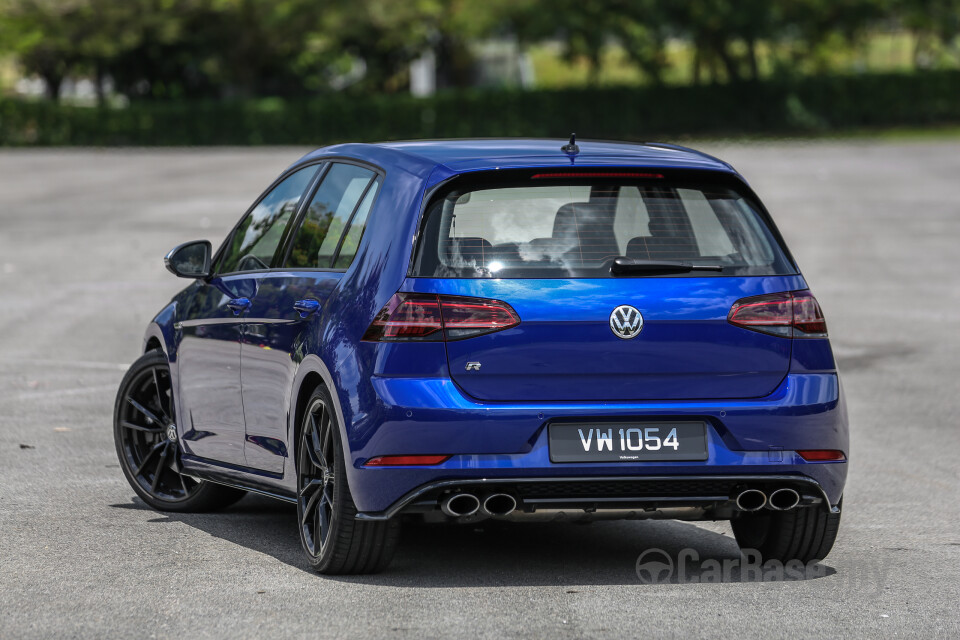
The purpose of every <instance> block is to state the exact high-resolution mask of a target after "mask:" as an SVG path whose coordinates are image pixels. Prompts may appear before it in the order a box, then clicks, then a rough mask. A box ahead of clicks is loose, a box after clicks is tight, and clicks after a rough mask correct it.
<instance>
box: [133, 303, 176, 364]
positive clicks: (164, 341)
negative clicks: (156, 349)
mask: <svg viewBox="0 0 960 640" xmlns="http://www.w3.org/2000/svg"><path fill="white" fill-rule="evenodd" d="M176 314H177V303H176V302H171V303H170V304H168V305H167V306H165V307H164V308H163V309H161V310H160V313H158V314H157V315H156V316H154V318H153V320H151V321H150V324H148V325H147V330H146V331H145V332H144V334H143V345H142V347H141V351H142V352H143V353H146V352H147V351H148V349H147V345H149V344H150V342H151V341H152V340H155V341H156V342H159V343H160V348H161V349H163V353H164V355H166V356H167V360H169V361H171V362H172V360H173V357H172V356H171V354H175V353H176V349H175V347H174V345H175V344H176V343H175V336H174V333H175V331H176V329H175V328H174V319H175V318H176Z"/></svg>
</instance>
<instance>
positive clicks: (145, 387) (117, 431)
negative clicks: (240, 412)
mask: <svg viewBox="0 0 960 640" xmlns="http://www.w3.org/2000/svg"><path fill="white" fill-rule="evenodd" d="M170 380H171V378H170V366H169V364H167V357H166V356H165V355H164V354H163V352H162V351H159V350H156V351H150V352H148V353H145V354H144V355H143V356H141V357H140V358H139V359H138V360H137V361H136V362H134V363H133V364H132V365H131V366H130V369H128V370H127V373H126V375H125V376H123V380H122V381H121V382H120V389H119V390H118V391H117V401H116V403H115V404H114V408H113V439H114V443H115V444H116V447H117V457H118V458H119V459H120V468H121V469H123V474H124V475H125V476H126V477H127V481H128V482H129V483H130V486H131V487H133V490H134V491H136V492H137V495H138V496H140V499H141V500H143V501H144V502H146V503H147V504H148V505H150V506H151V507H153V508H154V509H158V510H160V511H175V512H181V513H188V512H197V511H212V510H215V509H221V508H223V507H226V506H229V505H231V504H233V503H234V502H236V501H237V500H239V499H240V498H242V497H243V496H244V494H245V493H246V492H245V491H241V490H239V489H232V488H229V487H224V486H221V485H217V484H211V483H210V482H203V481H199V480H194V479H193V478H191V477H190V476H186V475H183V473H181V471H182V470H181V468H180V443H179V440H178V434H177V427H176V423H175V413H174V402H173V388H172V385H171V383H170Z"/></svg>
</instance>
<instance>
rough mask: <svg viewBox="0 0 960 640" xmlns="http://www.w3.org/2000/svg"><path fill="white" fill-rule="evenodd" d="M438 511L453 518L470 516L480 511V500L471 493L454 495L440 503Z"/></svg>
mask: <svg viewBox="0 0 960 640" xmlns="http://www.w3.org/2000/svg"><path fill="white" fill-rule="evenodd" d="M440 510H441V511H443V513H445V514H446V515H448V516H451V517H453V518H464V517H466V516H472V515H473V514H475V513H476V512H477V511H479V510H480V498H478V497H477V496H475V495H473V494H472V493H454V494H453V495H450V496H447V497H446V498H444V499H443V500H441V501H440Z"/></svg>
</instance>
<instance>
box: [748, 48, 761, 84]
mask: <svg viewBox="0 0 960 640" xmlns="http://www.w3.org/2000/svg"><path fill="white" fill-rule="evenodd" d="M747 62H749V63H750V79H751V80H753V81H754V82H756V81H757V80H759V79H760V68H759V65H758V64H757V41H756V40H754V39H753V38H748V39H747Z"/></svg>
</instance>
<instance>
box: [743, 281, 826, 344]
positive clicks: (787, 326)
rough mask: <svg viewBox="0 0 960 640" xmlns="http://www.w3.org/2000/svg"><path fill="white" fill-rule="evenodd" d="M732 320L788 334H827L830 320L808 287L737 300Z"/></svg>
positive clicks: (803, 336) (805, 336)
mask: <svg viewBox="0 0 960 640" xmlns="http://www.w3.org/2000/svg"><path fill="white" fill-rule="evenodd" d="M727 321H728V322H730V324H733V325H736V326H738V327H743V328H744V329H750V330H752V331H759V332H761V333H769V334H771V335H775V336H783V337H785V338H790V337H793V338H826V337H827V322H826V320H824V319H823V311H821V310H820V305H819V304H818V303H817V299H816V298H814V297H813V294H812V293H810V292H809V291H790V292H786V293H771V294H767V295H763V296H755V297H753V298H744V299H742V300H737V301H736V302H735V303H734V304H733V307H732V308H731V309H730V313H729V314H728V315H727Z"/></svg>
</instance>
